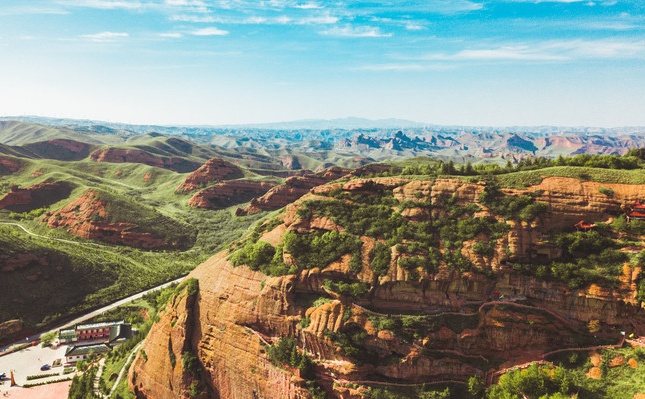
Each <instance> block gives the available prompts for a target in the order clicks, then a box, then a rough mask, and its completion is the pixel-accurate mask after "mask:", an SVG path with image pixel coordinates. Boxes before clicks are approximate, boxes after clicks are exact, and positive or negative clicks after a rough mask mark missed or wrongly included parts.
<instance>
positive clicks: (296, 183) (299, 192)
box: [236, 167, 348, 215]
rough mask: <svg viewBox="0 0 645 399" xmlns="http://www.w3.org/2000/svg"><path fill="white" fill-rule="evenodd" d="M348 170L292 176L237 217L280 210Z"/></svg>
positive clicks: (254, 201)
mask: <svg viewBox="0 0 645 399" xmlns="http://www.w3.org/2000/svg"><path fill="white" fill-rule="evenodd" d="M347 172H348V171H347V170H346V169H342V168H338V167H333V168H329V169H327V170H325V171H324V172H319V173H316V174H313V175H306V176H292V177H289V178H287V180H286V181H285V183H284V184H281V185H279V186H276V187H274V188H272V189H271V190H269V191H268V192H267V193H266V194H265V195H263V196H262V197H259V198H254V199H252V200H251V203H250V204H249V206H247V207H246V208H244V209H238V210H237V211H236V214H237V215H252V214H254V213H258V212H260V211H263V210H264V211H270V210H275V209H280V208H282V207H283V206H285V205H287V204H290V203H291V202H293V201H295V200H297V199H298V198H300V197H302V196H303V195H305V194H306V193H308V192H309V190H311V189H312V188H314V187H316V186H319V185H321V184H325V183H327V182H330V181H332V180H336V179H339V178H341V177H342V176H344V175H346V174H347Z"/></svg>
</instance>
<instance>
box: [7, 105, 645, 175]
mask: <svg viewBox="0 0 645 399" xmlns="http://www.w3.org/2000/svg"><path fill="white" fill-rule="evenodd" d="M0 121H5V122H2V124H3V125H2V126H4V128H0V143H2V144H5V145H13V146H15V145H26V144H31V145H32V146H33V143H37V142H39V141H44V140H48V139H52V138H56V139H60V138H63V139H70V140H77V141H80V142H84V143H88V144H107V145H114V144H118V143H125V142H128V141H131V140H132V139H134V138H135V137H137V136H140V135H142V134H148V135H150V134H152V135H163V136H173V137H179V138H182V139H185V140H188V141H190V142H192V143H196V144H199V145H202V146H207V147H210V148H211V150H214V151H217V152H224V153H226V152H231V151H233V152H235V153H236V154H247V155H248V156H252V157H257V156H262V157H265V158H266V159H281V160H282V161H281V162H282V164H285V165H290V167H292V168H293V167H302V168H309V169H315V168H317V167H320V166H330V165H339V166H350V167H355V166H358V165H362V164H366V163H370V162H379V161H387V160H396V159H402V158H409V157H416V156H430V157H436V158H440V159H444V160H447V159H451V160H454V161H455V162H466V161H470V162H473V163H476V162H497V163H502V162H506V161H507V160H511V161H512V162H515V161H518V160H519V159H521V158H524V157H529V156H534V157H537V156H544V157H557V156H559V155H576V154H582V153H589V154H623V153H625V152H626V151H627V150H628V149H629V148H634V147H645V127H622V128H594V127H557V126H537V127H506V128H496V127H459V126H438V125H426V124H423V123H419V122H414V121H407V120H400V119H382V120H369V119H360V118H344V119H333V120H303V121H294V122H284V123H269V124H255V125H230V126H159V125H129V124H122V123H112V122H100V121H90V120H75V119H56V118H45V117H37V116H22V117H2V118H0ZM8 121H18V122H21V123H22V124H12V125H9V124H8V123H9V122H8ZM209 151H210V150H209ZM224 158H226V157H224Z"/></svg>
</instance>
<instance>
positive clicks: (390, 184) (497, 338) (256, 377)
mask: <svg viewBox="0 0 645 399" xmlns="http://www.w3.org/2000/svg"><path fill="white" fill-rule="evenodd" d="M602 186H603V187H608V188H611V189H613V190H614V196H613V198H609V197H607V196H606V195H604V194H602V193H600V192H599V191H598V185H597V184H595V183H587V182H585V183H580V182H577V183H576V182H575V181H571V180H570V179H565V178H549V179H545V181H544V182H542V183H541V184H540V185H539V186H536V187H531V188H529V189H527V190H523V191H533V190H538V189H539V190H543V191H542V192H541V194H540V197H539V198H538V199H539V200H542V201H544V202H546V203H547V212H546V214H545V215H543V216H542V217H541V218H538V219H536V220H534V221H533V222H531V223H525V222H523V223H519V222H509V223H510V225H511V229H510V231H509V233H508V234H507V235H506V236H504V237H502V238H501V239H500V240H499V242H498V243H497V245H496V250H495V255H494V256H492V257H491V258H490V259H480V258H479V257H478V255H476V254H474V253H473V252H472V251H470V244H469V243H464V247H463V249H462V253H463V255H464V256H465V257H467V258H469V259H470V260H471V261H472V262H473V263H474V264H475V265H476V267H477V268H480V269H483V270H489V272H492V273H495V275H496V278H494V279H491V278H488V277H487V276H486V275H485V274H483V273H473V272H459V271H456V270H454V269H453V268H451V267H449V266H448V265H446V264H445V263H442V265H440V266H439V271H438V272H437V273H436V274H429V273H428V272H425V271H423V270H416V271H415V272H414V273H412V272H411V271H410V270H405V269H403V268H402V267H400V266H399V265H398V262H397V259H398V258H399V257H400V256H404V255H403V254H400V253H398V251H397V250H396V248H394V247H393V249H392V251H393V252H392V260H391V263H390V266H389V270H388V271H387V273H385V275H383V276H380V277H378V278H377V277H376V276H375V275H374V274H373V272H372V270H371V268H370V266H369V260H368V256H367V254H368V253H369V252H370V250H371V248H373V247H374V243H375V240H374V239H373V238H369V237H361V239H362V240H363V248H362V252H363V260H362V267H361V270H360V271H359V272H358V273H354V272H351V269H350V259H351V255H349V254H347V255H345V256H343V257H342V258H341V259H339V260H337V261H335V262H332V263H331V264H329V265H327V266H326V267H324V268H323V269H322V270H321V269H318V268H314V269H310V270H302V271H300V272H299V273H297V274H295V275H287V276H281V277H268V276H265V275H264V274H262V273H260V272H254V271H251V270H249V269H248V268H247V267H245V266H240V267H237V268H234V267H232V265H231V264H230V263H229V262H228V261H227V259H226V257H227V254H226V253H220V254H217V255H215V256H214V257H212V258H211V259H209V260H208V261H207V262H205V263H204V264H202V265H200V266H199V267H198V268H197V269H195V270H194V271H193V272H192V273H191V276H192V277H195V278H197V279H198V280H199V281H200V295H199V299H198V301H197V302H196V304H195V307H194V308H193V309H192V311H193V312H194V317H195V322H196V327H195V330H194V332H193V334H192V335H191V336H187V337H185V343H186V344H187V345H188V344H189V345H190V347H191V348H192V350H194V351H195V353H196V354H197V355H198V357H199V359H200V360H201V362H202V365H203V366H204V371H205V373H204V374H203V380H204V382H205V383H206V384H207V385H208V386H209V387H210V389H211V390H212V391H213V392H215V393H216V394H217V395H218V396H216V397H221V398H251V397H253V398H267V399H268V398H288V399H290V398H308V397H309V393H308V392H307V391H306V390H305V389H304V388H303V381H302V380H301V379H299V378H298V377H297V376H296V374H294V373H292V372H290V371H289V370H287V369H280V368H276V367H275V366H273V365H272V364H271V363H270V361H269V359H268V357H267V354H266V350H265V347H264V345H265V344H267V343H275V342H277V340H278V339H279V338H280V337H285V336H291V337H294V338H295V340H296V342H297V343H298V346H299V347H300V348H301V349H302V350H304V351H305V352H306V353H308V354H309V355H310V356H311V357H312V358H313V359H314V360H315V375H316V377H315V378H316V381H317V382H318V383H319V384H320V385H321V386H323V387H324V388H325V390H326V391H327V393H328V397H330V398H347V399H349V398H352V399H356V398H361V397H362V395H361V393H360V392H359V391H357V390H355V389H353V388H352V387H351V385H347V383H352V382H355V383H358V382H361V381H369V380H374V379H377V380H387V381H391V382H400V383H415V382H425V381H428V380H433V381H437V380H444V379H448V380H462V381H464V380H466V379H467V378H468V377H470V376H472V375H477V374H480V375H483V374H484V372H485V371H486V370H489V369H491V368H493V369H494V367H493V366H492V365H490V364H491V363H492V361H493V359H495V360H499V359H502V360H506V361H509V362H510V363H511V364H512V362H514V361H517V359H523V361H526V359H539V358H540V355H541V354H543V353H546V352H549V351H551V350H554V349H558V348H562V347H572V346H576V345H579V344H578V339H579V338H580V337H581V336H585V333H584V331H585V330H584V329H585V325H586V323H588V322H589V321H590V320H592V319H594V320H600V321H601V323H602V324H603V325H611V326H614V327H616V329H617V330H620V329H625V330H629V331H635V332H636V333H638V334H645V313H644V312H643V310H642V308H641V306H640V303H639V302H638V301H637V300H636V292H635V290H636V282H637V279H638V276H639V273H640V269H639V268H636V269H633V268H632V267H630V266H629V265H625V266H624V267H623V273H622V275H621V276H620V278H619V279H618V285H617V287H616V288H615V289H606V288H601V287H598V286H595V285H591V286H589V287H587V288H585V289H579V290H571V289H569V288H567V286H566V285H564V284H562V283H558V282H547V281H543V280H539V279H537V278H535V277H529V276H522V275H519V274H517V273H515V272H514V271H512V270H511V269H510V268H508V267H506V266H505V265H504V264H503V262H502V261H504V260H507V256H508V255H507V254H505V251H503V249H504V248H506V247H509V248H512V252H513V255H514V256H516V257H519V258H521V257H522V256H526V255H527V254H528V253H529V250H530V249H531V248H533V249H534V248H535V247H541V246H544V245H546V244H545V243H543V242H542V237H543V234H544V233H546V232H548V231H549V229H551V228H552V226H553V225H558V226H561V227H563V228H564V227H566V228H569V229H571V225H570V224H568V223H569V221H572V220H576V219H578V218H579V215H585V218H586V219H587V220H590V221H607V220H609V219H610V218H613V217H614V216H615V215H616V214H617V212H619V210H620V206H621V204H622V203H623V202H630V201H634V200H636V199H638V198H642V197H643V196H645V186H630V185H605V184H603V185H602ZM334 188H342V189H343V190H345V191H350V192H354V193H359V192H360V193H363V194H369V192H370V190H376V191H374V192H375V193H376V192H378V190H381V189H383V188H388V189H393V192H394V195H395V197H396V198H397V199H398V200H400V201H406V200H413V201H419V202H424V203H427V202H428V201H429V202H430V203H431V204H432V211H431V212H432V213H440V212H444V211H443V210H442V209H441V207H442V202H443V201H445V199H446V198H456V201H457V202H458V203H461V204H468V203H471V202H475V203H478V201H479V194H480V193H481V192H482V190H483V186H482V185H479V184H474V183H467V182H465V181H464V180H459V179H437V180H436V181H419V180H408V179H403V178H375V179H358V180H351V181H349V182H347V183H344V184H340V183H339V184H334V185H330V186H322V187H318V188H316V189H315V190H314V193H312V194H308V195H307V196H305V197H303V198H302V201H304V200H306V199H311V198H320V199H322V198H325V197H321V196H319V194H321V193H324V192H328V191H329V190H331V189H334ZM508 191H509V192H519V191H512V190H508ZM523 191H522V192H523ZM316 193H318V194H316ZM453 196H454V197H453ZM480 205H481V204H480ZM409 209H410V211H408V210H407V209H406V211H408V212H409V213H408V217H409V220H412V221H415V220H428V218H432V217H433V216H432V215H431V214H430V213H424V212H427V209H425V208H423V207H419V208H414V207H413V208H409ZM415 209H416V211H415ZM297 210H298V205H297V204H295V205H292V206H289V207H288V208H287V210H286V212H285V214H284V215H283V217H282V221H283V223H284V224H283V225H280V226H278V227H276V228H275V229H274V230H273V231H272V232H268V233H266V234H265V236H264V237H263V238H262V239H266V241H267V242H271V243H274V244H276V243H277V242H279V238H278V237H279V235H281V234H283V233H284V232H285V231H287V230H295V231H298V232H301V233H304V232H307V231H313V230H320V229H323V230H341V231H342V228H341V227H339V226H336V225H335V223H333V222H331V221H330V220H326V219H324V218H316V217H315V216H313V217H311V218H310V219H309V220H300V219H299V216H298V212H297ZM480 214H481V215H484V216H488V217H492V216H491V213H490V210H488V209H486V208H485V207H483V206H482V210H481V211H480ZM284 262H285V264H293V262H294V260H293V259H292V258H291V257H290V256H289V254H284ZM339 276H351V278H356V279H358V280H359V281H361V282H363V283H365V284H368V285H369V286H370V287H371V289H370V292H369V295H366V296H364V297H361V298H360V299H352V298H351V297H347V296H343V295H339V294H336V293H333V292H330V291H329V290H327V289H326V288H325V287H324V284H323V282H324V280H326V279H332V280H333V279H336V278H339ZM491 293H495V295H494V298H491ZM500 296H504V297H505V298H507V299H502V300H497V299H495V298H497V297H500ZM317 297H326V298H328V301H327V303H324V304H319V305H318V306H314V305H313V303H312V302H311V300H310V299H309V300H308V298H317ZM377 311H378V312H380V314H379V313H376V312H377ZM405 314H408V315H420V314H423V315H425V316H426V317H429V318H430V319H428V320H432V323H431V324H429V325H428V326H427V327H425V330H424V329H421V330H417V335H415V336H413V337H407V338H406V337H403V336H398V335H397V333H396V332H395V331H394V330H389V329H387V328H379V327H378V325H377V324H376V321H375V320H378V317H379V316H380V317H384V318H386V319H388V320H394V323H396V320H398V322H399V323H403V322H404V320H406V319H405V318H404V317H401V316H397V315H405ZM179 317H180V316H179ZM414 317H415V316H410V317H409V318H408V319H407V320H406V321H405V323H412V324H410V325H413V323H414V322H415V319H414ZM305 319H307V323H304V324H303V323H302V321H303V320H305ZM168 320H169V319H168V318H163V319H162V321H161V322H160V323H158V324H156V325H155V326H154V327H153V332H154V333H155V334H161V333H162V332H163V331H166V330H167V326H166V324H168V323H169V321H168ZM333 333H345V334H350V336H351V334H353V333H360V334H363V335H361V345H362V348H363V350H364V351H366V352H367V353H368V354H369V355H370V356H376V357H377V358H378V359H380V361H378V362H372V363H370V362H366V363H364V364H363V365H361V366H359V365H357V363H356V362H355V361H354V360H353V359H352V358H351V357H349V356H347V354H346V353H344V351H343V350H342V349H341V347H340V346H339V345H337V344H336V343H334V341H333V340H332V339H330V336H331V335H330V334H333ZM168 334H169V333H166V335H161V338H159V336H158V335H157V336H155V337H157V338H154V339H153V338H149V339H148V340H147V341H146V345H150V346H151V347H152V346H155V345H160V344H159V343H156V341H157V340H159V342H161V344H163V343H167V338H166V336H168ZM174 339H175V338H173V340H174ZM614 339H616V340H618V337H617V336H615V337H614ZM150 341H155V342H150ZM173 342H174V341H173ZM167 357H168V356H167V354H163V353H162V354H158V355H154V356H150V354H149V353H148V360H147V361H145V362H144V361H143V360H142V359H141V358H140V357H139V358H138V359H137V361H136V362H135V364H134V366H133V368H132V369H131V371H130V375H131V377H130V380H131V385H134V386H138V388H137V389H138V394H139V397H141V398H144V397H145V398H159V399H163V398H172V397H178V395H180V394H181V392H182V389H183V388H181V387H177V386H176V385H175V384H174V383H172V382H169V381H168V379H167V377H166V376H165V374H164V373H163V371H164V370H165V369H164V367H166V366H164V364H165V363H166V360H165V359H166V358H167ZM473 359H477V361H473ZM143 376H145V379H146V380H145V382H142V381H143V380H142V378H144V377H143Z"/></svg>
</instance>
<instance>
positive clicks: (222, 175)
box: [176, 158, 263, 202]
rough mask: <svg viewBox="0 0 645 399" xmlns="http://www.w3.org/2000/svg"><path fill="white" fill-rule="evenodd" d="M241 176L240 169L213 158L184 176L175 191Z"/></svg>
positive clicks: (183, 190)
mask: <svg viewBox="0 0 645 399" xmlns="http://www.w3.org/2000/svg"><path fill="white" fill-rule="evenodd" d="M241 177H244V172H243V171H242V169H240V168H239V167H237V166H235V165H233V164H232V163H230V162H226V161H224V160H222V159H219V158H213V159H210V160H209V161H208V162H206V163H205V164H203V165H202V166H200V167H199V169H197V170H196V171H194V172H192V173H191V174H189V175H188V176H186V179H185V180H184V182H183V183H181V185H179V187H177V190H176V191H177V192H190V191H193V190H196V189H197V188H199V187H203V186H205V185H207V184H209V183H213V182H218V181H220V180H233V179H239V178H241ZM262 194H263V193H262ZM262 194H256V195H262ZM249 199H250V198H249ZM247 201H248V200H247ZM241 202H245V201H241Z"/></svg>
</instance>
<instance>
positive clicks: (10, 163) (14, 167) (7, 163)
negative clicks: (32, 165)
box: [0, 156, 22, 172]
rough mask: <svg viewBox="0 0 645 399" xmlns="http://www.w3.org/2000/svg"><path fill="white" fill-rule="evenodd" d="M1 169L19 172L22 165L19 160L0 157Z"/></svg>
mask: <svg viewBox="0 0 645 399" xmlns="http://www.w3.org/2000/svg"><path fill="white" fill-rule="evenodd" d="M0 167H3V168H5V169H7V170H8V171H9V172H17V171H19V170H20V168H21V167H22V165H21V164H20V162H19V161H18V160H15V159H13V158H9V157H4V156H0Z"/></svg>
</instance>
